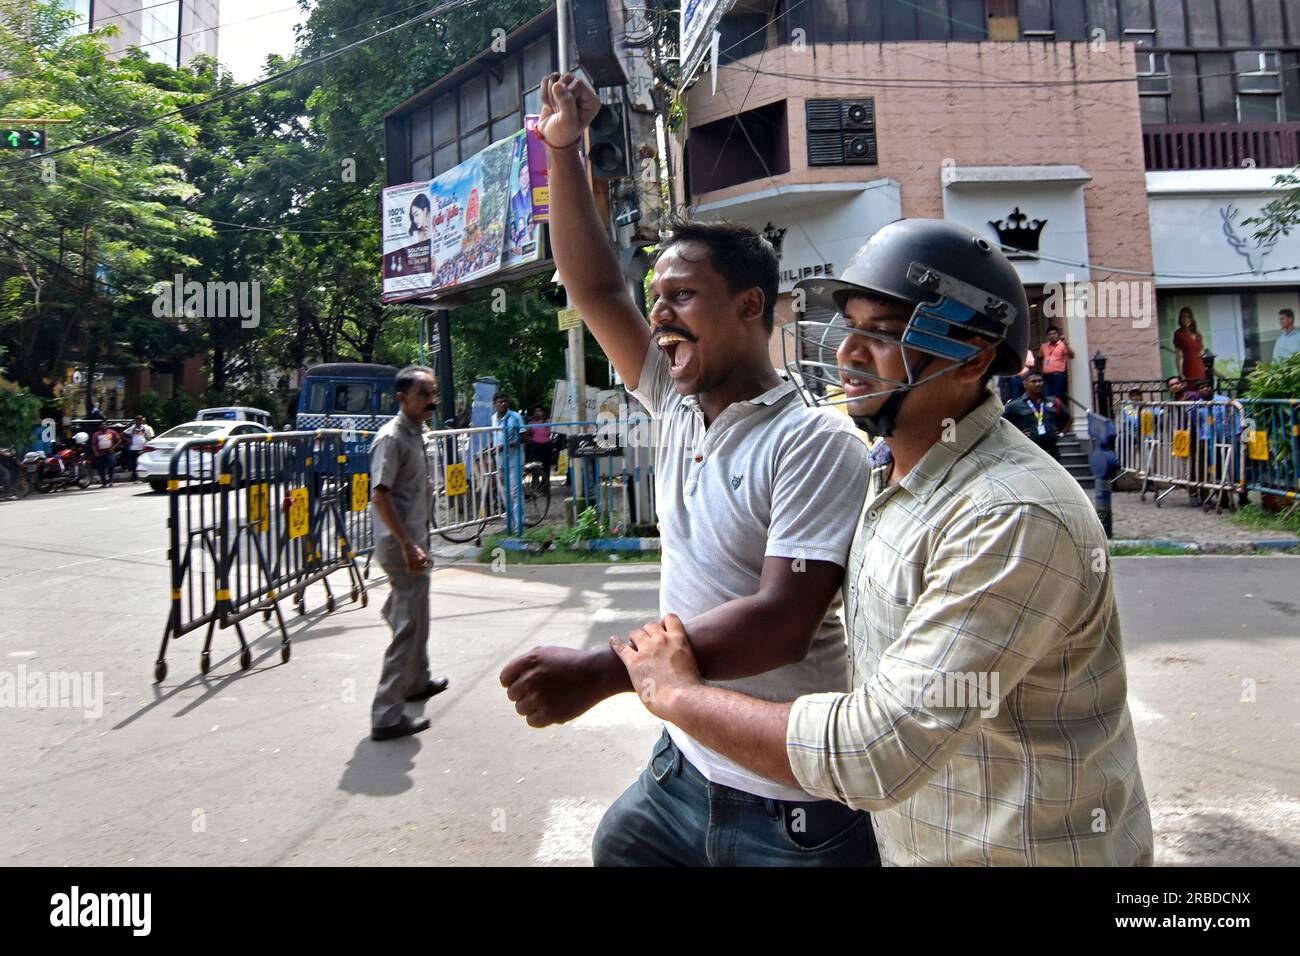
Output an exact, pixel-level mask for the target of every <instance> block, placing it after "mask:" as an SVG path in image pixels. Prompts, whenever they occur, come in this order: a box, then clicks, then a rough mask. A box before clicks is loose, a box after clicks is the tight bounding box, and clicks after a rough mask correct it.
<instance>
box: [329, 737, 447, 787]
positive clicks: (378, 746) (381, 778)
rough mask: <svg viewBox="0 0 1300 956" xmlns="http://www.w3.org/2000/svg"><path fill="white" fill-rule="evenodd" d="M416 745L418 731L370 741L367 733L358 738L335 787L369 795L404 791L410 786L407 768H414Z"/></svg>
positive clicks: (409, 774) (417, 751)
mask: <svg viewBox="0 0 1300 956" xmlns="http://www.w3.org/2000/svg"><path fill="white" fill-rule="evenodd" d="M425 733H428V731H425ZM420 746H421V745H420V738H419V735H418V734H417V735H415V736H412V737H400V738H398V739H397V740H384V741H374V740H371V739H370V737H369V736H366V737H363V738H361V740H359V741H357V746H356V749H355V750H353V751H352V758H351V759H350V760H349V761H348V764H347V766H346V767H344V768H343V776H342V777H340V778H339V789H340V790H343V791H345V792H346V793H361V794H367V795H369V796H372V797H391V796H395V795H397V794H399V793H405V792H406V791H407V790H410V789H411V787H412V786H413V785H414V782H413V781H412V780H411V771H412V770H413V769H414V768H415V757H416V755H417V754H418V753H419V752H420Z"/></svg>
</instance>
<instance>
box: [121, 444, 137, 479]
mask: <svg viewBox="0 0 1300 956" xmlns="http://www.w3.org/2000/svg"><path fill="white" fill-rule="evenodd" d="M139 457H140V452H138V451H132V450H131V449H129V448H124V449H122V465H123V467H125V468H126V470H127V471H129V472H130V473H131V480H132V481H135V463H136V459H138V458H139Z"/></svg>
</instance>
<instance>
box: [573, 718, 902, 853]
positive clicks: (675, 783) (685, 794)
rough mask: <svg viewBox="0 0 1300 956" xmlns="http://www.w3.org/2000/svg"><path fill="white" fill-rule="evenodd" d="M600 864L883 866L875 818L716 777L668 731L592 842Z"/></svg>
mask: <svg viewBox="0 0 1300 956" xmlns="http://www.w3.org/2000/svg"><path fill="white" fill-rule="evenodd" d="M591 855H592V862H593V863H594V864H595V865H596V866H879V865H880V855H879V853H878V852H877V850H876V836H875V833H874V831H873V830H872V829H871V818H870V817H869V816H868V815H867V814H866V813H864V812H863V811H861V810H854V809H852V808H850V807H846V806H844V805H843V804H839V803H835V802H834V801H832V800H813V801H809V802H803V803H799V802H793V801H789V800H769V799H767V798H765V797H759V796H755V795H754V794H752V793H745V792H744V791H741V790H733V789H732V788H731V787H724V786H721V785H720V784H716V783H710V782H709V781H708V780H707V779H705V777H704V775H703V774H701V773H700V772H699V771H698V770H696V769H695V768H694V767H693V766H691V763H690V761H688V760H687V759H686V758H685V757H684V756H682V753H681V751H680V750H678V749H677V747H676V745H675V744H673V742H672V738H670V737H669V736H668V734H667V733H666V732H665V733H664V735H663V736H662V737H660V738H659V742H658V743H657V744H656V745H655V749H654V753H653V754H652V755H651V757H650V764H649V766H647V767H646V769H645V770H644V771H642V773H641V776H640V777H638V778H637V781H636V783H634V784H632V786H630V787H628V789H627V790H626V791H624V793H623V795H622V796H621V797H619V798H618V799H617V800H615V801H614V805H613V806H612V807H610V808H609V810H608V812H606V814H605V816H604V818H603V819H602V820H601V821H600V826H599V827H597V829H596V837H595V839H594V840H593V841H592V847H591Z"/></svg>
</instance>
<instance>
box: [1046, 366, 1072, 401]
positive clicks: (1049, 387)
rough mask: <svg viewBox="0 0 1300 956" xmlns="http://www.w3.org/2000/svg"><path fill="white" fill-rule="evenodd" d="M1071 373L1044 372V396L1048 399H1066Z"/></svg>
mask: <svg viewBox="0 0 1300 956" xmlns="http://www.w3.org/2000/svg"><path fill="white" fill-rule="evenodd" d="M1069 375H1070V373H1069V372H1044V373H1043V394H1044V395H1046V396H1047V397H1048V398H1065V390H1066V388H1067V387H1068V384H1067V379H1068V378H1069Z"/></svg>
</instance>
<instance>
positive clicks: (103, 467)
mask: <svg viewBox="0 0 1300 956" xmlns="http://www.w3.org/2000/svg"><path fill="white" fill-rule="evenodd" d="M113 464H114V459H113V455H112V454H111V453H110V454H107V455H100V456H99V457H98V458H96V459H95V470H96V471H97V472H99V483H100V484H101V485H111V484H112V483H113Z"/></svg>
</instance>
